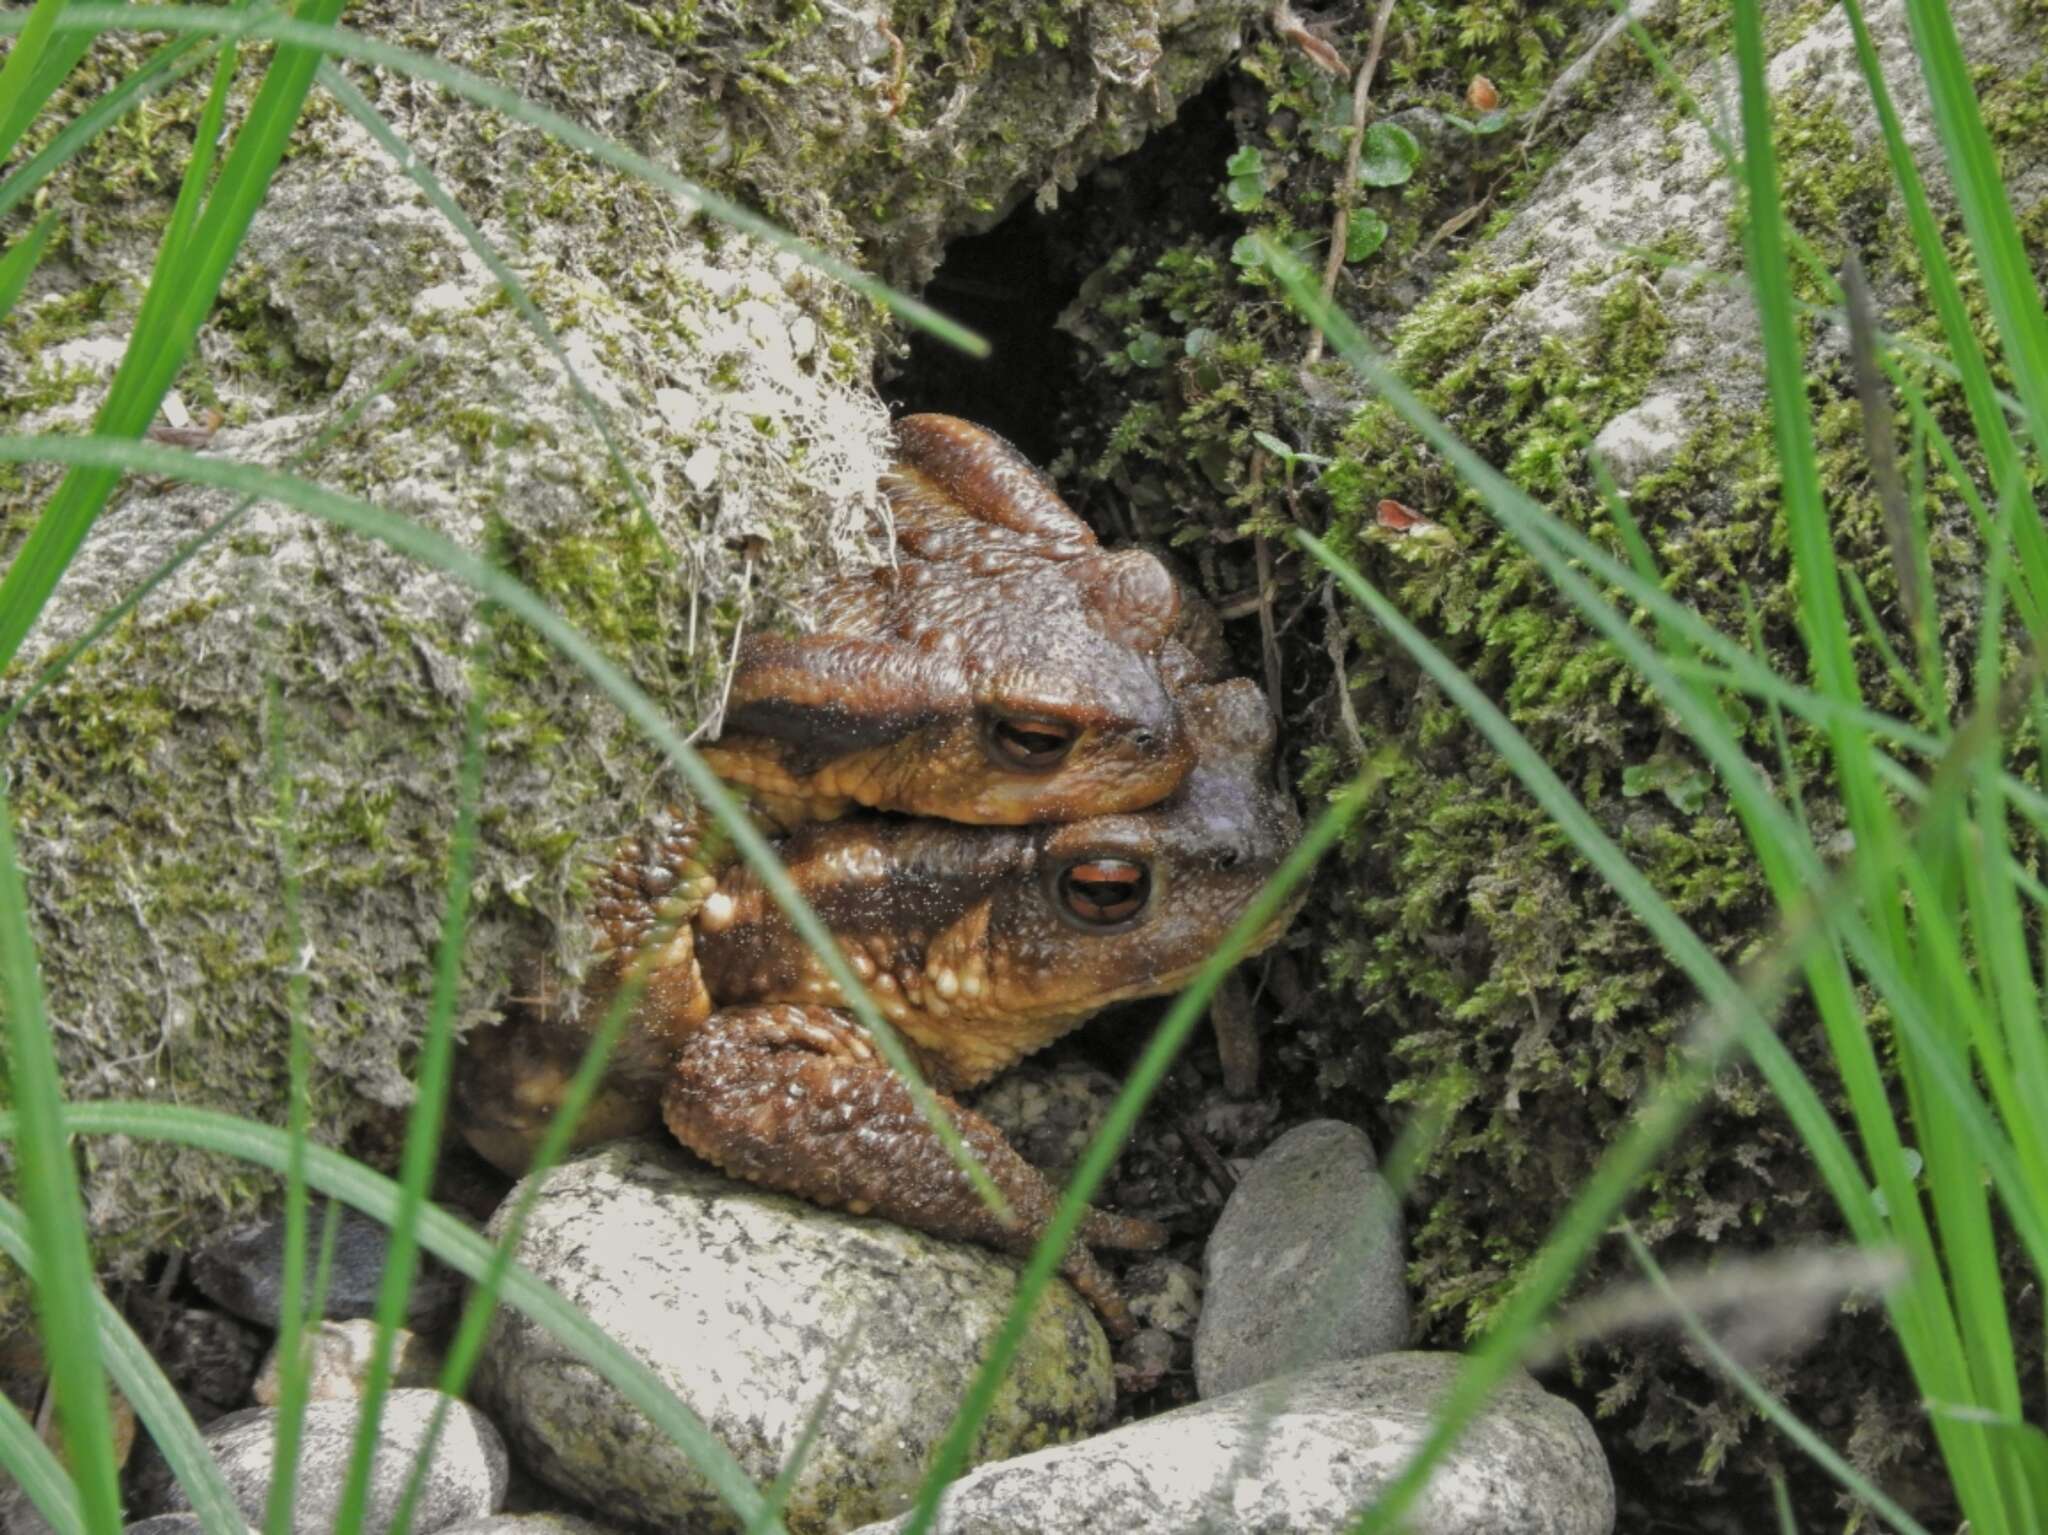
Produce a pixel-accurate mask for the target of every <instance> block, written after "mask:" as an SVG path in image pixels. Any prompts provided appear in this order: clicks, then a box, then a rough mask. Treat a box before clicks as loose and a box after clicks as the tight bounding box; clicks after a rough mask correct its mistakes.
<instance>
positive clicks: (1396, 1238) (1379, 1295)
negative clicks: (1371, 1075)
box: [1195, 1119, 1408, 1397]
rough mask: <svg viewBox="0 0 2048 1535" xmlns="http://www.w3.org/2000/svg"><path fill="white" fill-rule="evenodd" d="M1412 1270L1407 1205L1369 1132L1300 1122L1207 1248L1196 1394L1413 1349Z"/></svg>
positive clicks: (1231, 1207)
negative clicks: (1383, 1172) (1384, 1173)
mask: <svg viewBox="0 0 2048 1535" xmlns="http://www.w3.org/2000/svg"><path fill="white" fill-rule="evenodd" d="M1407 1276H1408V1244H1407V1239H1406V1237H1405V1236H1404V1234H1403V1232H1402V1229H1401V1207H1400V1205H1399V1204H1398V1203H1397V1202H1396V1201H1395V1200H1394V1198H1393V1196H1392V1194H1391V1193H1390V1192H1389V1190H1388V1188H1387V1185H1386V1181H1385V1180H1384V1179H1382V1178H1381V1177H1380V1174H1379V1163H1378V1161H1377V1159H1376V1158H1375V1157H1374V1156H1373V1151H1372V1142H1371V1141H1370V1140H1369V1139H1368V1138H1367V1137H1366V1134H1365V1132H1364V1131H1363V1130H1360V1129H1358V1128H1357V1127H1356V1126H1355V1125H1347V1124H1344V1123H1342V1122H1341V1121H1339V1120H1334V1119H1318V1120H1311V1121H1310V1122H1309V1123H1308V1124H1305V1125H1296V1126H1295V1127H1294V1128H1293V1129H1292V1130H1289V1131H1288V1132H1287V1133H1286V1134H1285V1135H1283V1136H1281V1137H1280V1139H1278V1140H1277V1141H1275V1142H1273V1144H1272V1145H1270V1146H1268V1147H1267V1148H1266V1149H1265V1150H1264V1151H1263V1152H1261V1153H1260V1155H1259V1158H1258V1160H1257V1161H1255V1162H1254V1163H1252V1165H1251V1166H1250V1168H1248V1169H1247V1170H1246V1172H1245V1174H1244V1176H1243V1177H1242V1178H1240V1179H1239V1180H1238V1183H1237V1187H1236V1188H1235V1189H1233V1190H1232V1191H1231V1195H1230V1203H1229V1204H1227V1205H1225V1206H1224V1207H1223V1216H1222V1219H1220V1220H1218V1221H1217V1222H1216V1229H1215V1231H1213V1232H1212V1233H1210V1236H1209V1245H1208V1246H1207V1247H1206V1248H1205V1249H1204V1250H1203V1253H1202V1291H1203V1293H1202V1315H1201V1319H1200V1321H1199V1322H1198V1323H1197V1325H1196V1328H1195V1381H1196V1386H1197V1389H1198V1390H1199V1392H1200V1394H1201V1395H1202V1396H1204V1397H1212V1396H1228V1395H1229V1394H1230V1393H1231V1392H1233V1391H1240V1390H1243V1389H1244V1388H1245V1387H1246V1386H1254V1385H1257V1384H1258V1383H1259V1382H1260V1381H1262V1380H1270V1379H1272V1378H1273V1377H1274V1376H1276V1375H1285V1374H1288V1373H1290V1372H1291V1371H1295V1370H1305V1369H1309V1368H1312V1367H1313V1366H1315V1365H1319V1364H1327V1363H1329V1362H1331V1361H1332V1360H1337V1359H1352V1358H1358V1357H1362V1356H1364V1355H1367V1354H1384V1353H1386V1352H1387V1351H1388V1350H1390V1349H1397V1348H1404V1347H1406V1346H1407V1343H1408V1277H1407Z"/></svg>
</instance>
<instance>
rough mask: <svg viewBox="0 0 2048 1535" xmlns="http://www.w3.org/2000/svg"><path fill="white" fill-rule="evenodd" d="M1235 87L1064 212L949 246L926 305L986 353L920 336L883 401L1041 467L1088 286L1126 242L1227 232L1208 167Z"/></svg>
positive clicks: (1035, 213) (1074, 361) (895, 369)
mask: <svg viewBox="0 0 2048 1535" xmlns="http://www.w3.org/2000/svg"><path fill="white" fill-rule="evenodd" d="M1230 105H1231V88H1230V84H1229V81H1228V79H1227V78H1226V79H1225V80H1222V81H1219V82H1218V83H1217V84H1215V85H1212V86H1210V87H1209V89H1208V90H1206V91H1204V92H1203V93H1202V94H1200V95H1199V96H1196V97H1194V98H1193V99H1192V100H1190V101H1189V102H1188V103H1187V105H1186V106H1184V107H1183V108H1182V109H1181V112H1180V115H1179V116H1178V117H1177V118H1176V119H1175V120H1174V121H1173V122H1172V123H1170V124H1168V125H1167V126H1166V127H1164V128H1162V129H1160V130H1159V131H1158V132H1156V133H1154V134H1153V135H1152V136H1151V137H1150V138H1148V139H1147V140H1146V141H1145V143H1144V144H1143V145H1142V146H1140V147H1139V148H1138V149H1136V150H1134V151H1133V152H1132V153H1130V154H1128V155H1125V156H1123V157H1122V158H1121V159H1118V160H1113V161H1110V162H1109V163H1108V164H1106V165H1102V166H1099V167H1097V169H1096V170H1095V171H1093V172H1092V173H1091V174H1090V175H1089V176H1087V177H1086V178H1085V179H1084V180H1083V181H1082V182H1081V183H1080V185H1078V186H1077V187H1075V188H1074V189H1073V190H1072V191H1071V192H1065V193H1062V194H1061V195H1060V198H1059V201H1058V204H1057V206H1055V207H1052V208H1050V209H1046V210H1040V209H1039V208H1038V207H1037V206H1036V204H1035V202H1034V200H1032V199H1029V198H1027V199H1026V200H1025V202H1024V203H1023V204H1022V205H1021V206H1020V207H1019V208H1017V210H1016V211H1015V212H1013V213H1011V214H1010V215H1009V216H1008V217H1007V218H1005V219H1004V220H1003V221H1002V222H1001V223H1000V224H997V225H996V226H995V227H994V228H993V229H991V230H989V231H988V232H987V233H986V234H979V235H969V236H965V237H963V238H961V239H957V240H955V241H954V242H953V243H952V244H951V245H949V246H947V247H946V258H945V260H944V261H943V262H942V263H941V264H940V266H939V269H938V271H937V272H936V273H934V274H933V276H932V280H931V282H930V283H928V284H927V285H926V287H925V290H924V294H923V297H924V298H925V300H926V301H927V302H928V303H931V304H933V305H935V306H936V307H937V308H939V309H940V310H942V311H944V312H945V313H946V314H948V315H951V316H952V317H953V318H955V319H957V320H959V321H961V322H963V323H964V324H966V325H968V326H970V327H972V328H973V329H974V330H975V331H977V332H978V333H979V334H980V335H982V336H983V337H985V338H986V339H987V340H988V342H989V345H990V348H991V351H990V355H989V356H988V357H986V358H974V357H969V356H967V355H966V354H965V353H963V352H959V351H957V350H955V349H954V348H952V347H950V346H948V345H947V344H946V343H945V342H943V341H939V340H937V339H936V338H934V337H931V336H927V335H925V334H924V333H922V332H918V333H916V334H915V335H914V336H913V337H912V339H911V342H910V347H909V351H908V353H907V355H905V356H903V357H902V358H901V359H899V360H898V361H897V362H896V363H895V364H894V365H893V366H891V365H887V364H885V365H884V369H883V373H882V377H881V379H880V385H881V392H882V397H883V398H884V399H885V400H887V401H888V402H889V407H890V409H891V410H892V411H893V412H895V413H896V414H898V415H908V414H911V413H913V412H916V411H927V410H930V411H942V412H944V413H945V414H947V415H952V416H962V417H964V418H966V419H967V420H969V421H973V422H976V423H978V424H980V425H982V426H986V427H989V428H992V429H993V430H995V431H998V432H1001V433H1002V434H1003V435H1004V436H1005V437H1007V438H1009V439H1010V441H1011V442H1013V443H1015V444H1016V445H1017V446H1018V448H1020V449H1021V450H1022V451H1023V453H1024V455H1025V456H1026V457H1027V458H1029V459H1030V460H1031V461H1032V462H1033V463H1035V464H1039V465H1041V466H1044V465H1049V464H1050V463H1051V462H1052V461H1053V459H1054V458H1056V457H1057V456H1058V455H1059V453H1060V452H1061V450H1062V449H1063V448H1065V447H1066V446H1067V445H1068V441H1069V438H1070V435H1071V433H1070V431H1069V428H1070V426H1071V423H1070V422H1069V421H1067V420H1066V419H1065V418H1066V416H1067V414H1068V412H1069V411H1070V410H1071V409H1073V408H1074V407H1075V405H1076V403H1077V398H1078V396H1079V394H1080V388H1079V386H1080V383H1081V381H1082V378H1083V375H1084V370H1085V369H1086V367H1087V365H1088V360H1087V358H1086V356H1085V354H1084V353H1083V350H1082V348H1081V347H1080V346H1079V344H1078V343H1076V342H1075V340H1074V339H1073V338H1072V337H1071V336H1069V335H1067V334H1066V333H1065V332H1064V331H1062V330H1061V329H1060V325H1059V321H1060V315H1061V313H1062V312H1063V311H1064V310H1065V309H1066V308H1067V306H1068V305H1070V304H1072V303H1073V302H1074V300H1075V298H1076V297H1078V296H1079V294H1080V291H1081V285H1082V283H1083V282H1085V281H1086V280H1087V278H1088V275H1089V274H1090V273H1091V272H1093V271H1095V270H1096V269H1097V268H1098V267H1100V266H1101V265H1102V264H1103V263H1104V262H1105V261H1107V260H1108V259H1109V258H1110V257H1111V256H1112V255H1113V254H1114V252H1115V250H1116V248H1117V246H1118V245H1119V244H1120V243H1122V241H1123V240H1124V239H1125V238H1126V237H1127V236H1128V235H1130V234H1131V233H1132V232H1143V231H1152V230H1158V229H1161V228H1165V227H1169V226H1173V227H1183V228H1205V227H1208V226H1211V225H1220V223H1221V221H1222V215H1221V214H1220V212H1219V211H1218V210H1217V209H1216V207H1215V206H1214V202H1213V198H1214V193H1215V180H1216V178H1215V176H1214V175H1213V174H1212V170H1213V168H1214V167H1217V166H1220V165H1222V164H1223V162H1224V160H1225V159H1226V158H1227V157H1228V156H1229V154H1230V150H1231V146H1232V144H1233V143H1234V142H1235V139H1234V136H1233V133H1232V129H1231V126H1230Z"/></svg>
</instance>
